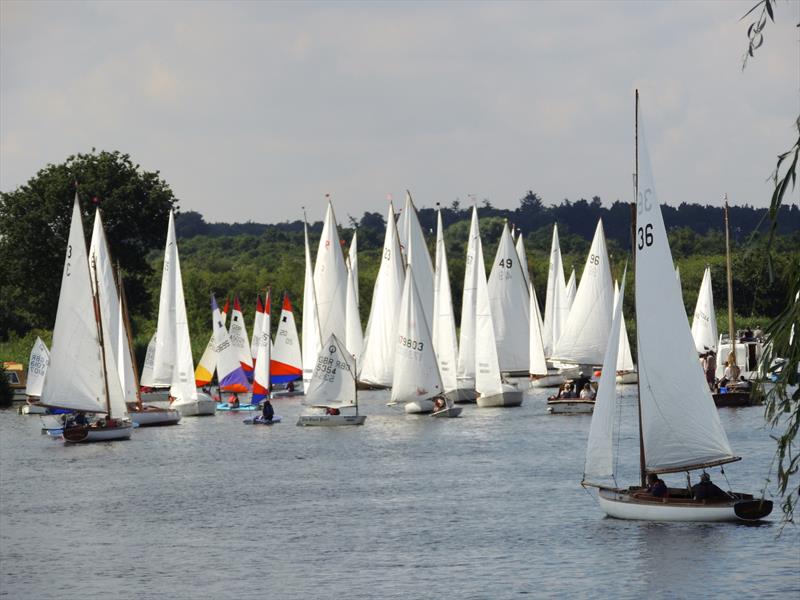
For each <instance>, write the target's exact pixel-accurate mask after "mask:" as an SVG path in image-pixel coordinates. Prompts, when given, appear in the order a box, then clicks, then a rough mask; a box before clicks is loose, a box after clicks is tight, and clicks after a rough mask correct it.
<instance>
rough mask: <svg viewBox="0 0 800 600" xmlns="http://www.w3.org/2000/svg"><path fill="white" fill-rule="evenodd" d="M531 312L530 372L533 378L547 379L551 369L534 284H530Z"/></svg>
mask: <svg viewBox="0 0 800 600" xmlns="http://www.w3.org/2000/svg"><path fill="white" fill-rule="evenodd" d="M529 295H530V301H529V305H530V306H529V311H530V323H531V336H530V347H529V353H530V366H529V367H528V371H529V372H530V375H531V377H546V376H547V374H548V372H549V369H548V368H547V358H546V357H545V354H544V338H543V337H542V315H541V313H540V312H539V299H538V298H537V297H536V290H535V289H534V287H533V283H530V284H529Z"/></svg>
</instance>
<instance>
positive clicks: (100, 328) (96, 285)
mask: <svg viewBox="0 0 800 600" xmlns="http://www.w3.org/2000/svg"><path fill="white" fill-rule="evenodd" d="M92 272H93V273H94V289H95V292H94V293H93V294H92V301H93V304H94V321H95V323H96V324H97V341H98V343H99V344H100V357H101V358H102V359H103V386H104V388H105V390H106V410H107V411H108V418H109V419H111V396H110V395H109V393H108V372H107V371H106V347H105V344H104V343H103V324H102V321H101V319H100V284H99V283H98V282H97V261H96V260H95V258H94V257H92Z"/></svg>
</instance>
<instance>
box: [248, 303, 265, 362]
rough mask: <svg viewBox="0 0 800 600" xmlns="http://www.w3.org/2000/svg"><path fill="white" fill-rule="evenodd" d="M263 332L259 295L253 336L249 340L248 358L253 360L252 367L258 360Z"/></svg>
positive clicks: (262, 312) (262, 313)
mask: <svg viewBox="0 0 800 600" xmlns="http://www.w3.org/2000/svg"><path fill="white" fill-rule="evenodd" d="M263 330H264V305H263V304H262V303H261V294H258V296H257V298H256V315H255V318H254V319H253V335H252V337H251V338H250V356H251V357H252V359H253V365H255V364H256V360H257V358H258V349H259V347H260V346H261V337H262V334H263Z"/></svg>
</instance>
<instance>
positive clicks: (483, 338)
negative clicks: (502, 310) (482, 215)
mask: <svg viewBox="0 0 800 600" xmlns="http://www.w3.org/2000/svg"><path fill="white" fill-rule="evenodd" d="M475 262H476V263H477V266H476V270H477V287H476V291H475V389H476V390H477V392H478V393H479V394H480V395H481V396H484V397H489V396H495V395H497V394H502V393H503V384H502V380H501V379H500V362H499V361H498V358H497V342H496V341H495V336H494V325H493V324H492V305H491V302H490V300H489V286H488V285H487V284H486V268H485V267H484V264H485V263H484V262H483V244H481V239H480V237H478V243H477V248H476V253H475Z"/></svg>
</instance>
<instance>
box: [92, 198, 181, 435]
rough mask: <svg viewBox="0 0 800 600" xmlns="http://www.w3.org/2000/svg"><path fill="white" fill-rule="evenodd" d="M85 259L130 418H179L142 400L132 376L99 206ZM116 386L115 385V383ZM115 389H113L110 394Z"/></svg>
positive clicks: (143, 421) (122, 306) (169, 421)
mask: <svg viewBox="0 0 800 600" xmlns="http://www.w3.org/2000/svg"><path fill="white" fill-rule="evenodd" d="M89 261H90V263H93V264H95V266H96V269H97V274H98V277H97V286H99V290H100V292H99V297H100V299H101V302H102V306H101V312H102V314H103V328H104V329H103V331H104V332H107V335H105V339H106V341H107V344H106V363H107V368H108V369H109V370H115V371H116V373H117V376H118V378H117V379H116V381H114V383H115V384H116V382H119V391H120V393H121V394H122V397H123V401H124V402H125V404H126V406H127V410H128V414H129V417H130V419H131V421H133V422H134V423H136V425H138V426H140V427H141V426H143V425H175V424H177V423H178V422H179V421H180V420H181V414H180V412H178V410H176V409H174V408H162V407H157V406H151V405H146V404H143V403H142V400H141V395H140V390H139V379H138V377H137V376H136V369H135V364H136V360H135V358H134V355H133V348H132V345H131V341H130V337H131V335H130V324H129V322H128V309H127V304H126V303H125V298H124V288H123V283H122V277H121V275H120V273H119V269H117V277H116V278H115V276H114V267H113V265H112V261H111V252H110V250H109V247H108V242H107V240H106V236H105V231H104V229H103V222H102V217H101V215H100V209H97V210H96V212H95V219H94V228H93V230H92V240H91V243H90V244H89ZM115 388H116V386H115ZM116 393H117V390H116V389H113V390H112V394H116Z"/></svg>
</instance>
